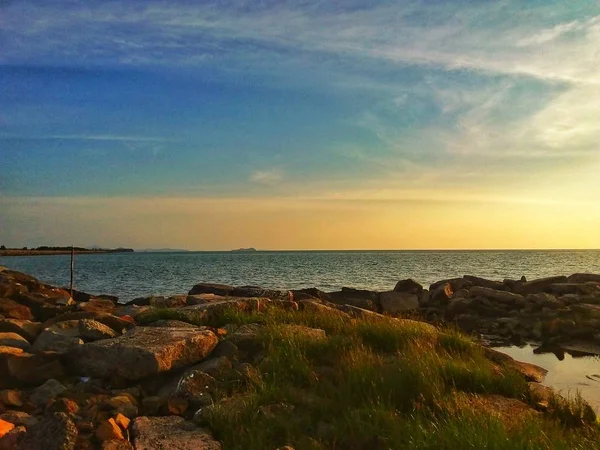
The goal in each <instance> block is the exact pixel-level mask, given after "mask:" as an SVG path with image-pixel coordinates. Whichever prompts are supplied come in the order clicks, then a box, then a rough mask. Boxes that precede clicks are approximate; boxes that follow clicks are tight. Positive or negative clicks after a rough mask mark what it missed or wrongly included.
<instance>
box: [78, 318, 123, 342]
mask: <svg viewBox="0 0 600 450" xmlns="http://www.w3.org/2000/svg"><path fill="white" fill-rule="evenodd" d="M78 330H79V335H80V336H81V337H82V338H84V339H87V340H90V341H98V340H100V339H110V338H114V337H117V336H118V334H117V332H116V331H114V330H113V329H112V328H110V327H107V326H106V325H104V324H103V323H100V322H97V321H95V320H91V319H81V320H80V321H79V325H78Z"/></svg>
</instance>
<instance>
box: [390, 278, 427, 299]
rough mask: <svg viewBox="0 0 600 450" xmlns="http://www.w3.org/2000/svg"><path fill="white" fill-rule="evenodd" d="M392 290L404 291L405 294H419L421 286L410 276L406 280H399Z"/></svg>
mask: <svg viewBox="0 0 600 450" xmlns="http://www.w3.org/2000/svg"><path fill="white" fill-rule="evenodd" d="M394 292H405V293H407V294H416V295H420V294H421V292H423V286H421V285H420V284H419V283H417V282H416V281H415V280H413V279H412V278H408V279H406V280H400V281H398V283H396V286H395V287H394Z"/></svg>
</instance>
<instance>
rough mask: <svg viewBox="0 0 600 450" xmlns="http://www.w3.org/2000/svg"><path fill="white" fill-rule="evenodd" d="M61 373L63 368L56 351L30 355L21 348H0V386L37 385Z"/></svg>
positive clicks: (61, 374) (59, 375)
mask: <svg viewBox="0 0 600 450" xmlns="http://www.w3.org/2000/svg"><path fill="white" fill-rule="evenodd" d="M10 348H11V347H3V349H10ZM63 375H64V368H63V366H62V364H61V362H60V356H59V355H58V354H57V353H37V354H35V355H32V354H30V353H24V352H23V350H21V349H13V350H11V351H6V350H2V348H0V388H13V387H21V386H29V385H38V384H40V383H43V382H45V381H47V380H49V379H51V378H60V377H62V376H63Z"/></svg>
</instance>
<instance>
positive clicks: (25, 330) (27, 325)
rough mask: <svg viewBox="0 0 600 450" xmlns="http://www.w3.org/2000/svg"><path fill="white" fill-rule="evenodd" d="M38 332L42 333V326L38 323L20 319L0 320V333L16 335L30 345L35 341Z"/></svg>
mask: <svg viewBox="0 0 600 450" xmlns="http://www.w3.org/2000/svg"><path fill="white" fill-rule="evenodd" d="M40 331H42V324H41V323H39V322H31V321H30V320H21V319H0V332H3V333H5V332H8V333H17V334H19V335H21V336H23V337H24V338H25V339H27V340H28V341H29V342H30V343H32V342H33V341H35V338H36V337H37V335H38V334H39V333H40Z"/></svg>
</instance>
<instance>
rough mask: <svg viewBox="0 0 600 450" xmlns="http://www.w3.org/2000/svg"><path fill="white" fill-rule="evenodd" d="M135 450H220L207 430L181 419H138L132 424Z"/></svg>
mask: <svg viewBox="0 0 600 450" xmlns="http://www.w3.org/2000/svg"><path fill="white" fill-rule="evenodd" d="M133 437H134V441H133V445H134V448H135V450H156V449H161V448H164V449H185V450H221V448H222V447H221V444H220V443H219V442H218V441H216V440H215V439H213V437H212V436H211V435H210V433H209V432H208V431H207V430H204V429H202V428H199V427H197V426H196V425H195V424H194V423H193V422H188V421H186V420H185V419H183V418H182V417H178V416H166V417H138V418H137V419H135V420H134V422H133Z"/></svg>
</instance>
